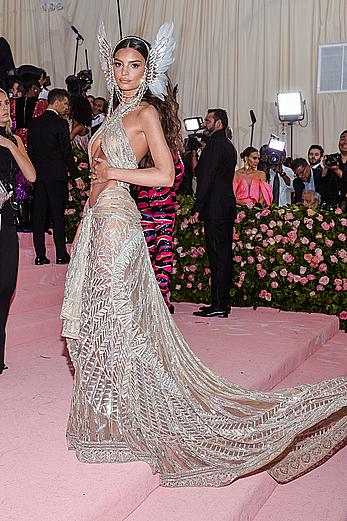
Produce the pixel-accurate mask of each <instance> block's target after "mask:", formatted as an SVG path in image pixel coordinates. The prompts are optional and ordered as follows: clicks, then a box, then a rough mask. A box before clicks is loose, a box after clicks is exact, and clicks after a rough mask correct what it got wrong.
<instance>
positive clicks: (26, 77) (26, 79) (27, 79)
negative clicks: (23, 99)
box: [21, 73, 41, 94]
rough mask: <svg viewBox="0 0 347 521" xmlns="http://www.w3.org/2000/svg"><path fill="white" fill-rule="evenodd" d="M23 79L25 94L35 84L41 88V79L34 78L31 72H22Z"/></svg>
mask: <svg viewBox="0 0 347 521" xmlns="http://www.w3.org/2000/svg"><path fill="white" fill-rule="evenodd" d="M21 80H22V89H23V94H27V93H28V92H29V91H30V90H31V89H32V88H33V86H34V85H35V86H36V87H38V88H39V89H41V85H40V83H39V80H38V79H36V78H34V77H33V76H32V75H31V74H29V73H28V74H22V76H21Z"/></svg>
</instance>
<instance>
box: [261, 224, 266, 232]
mask: <svg viewBox="0 0 347 521" xmlns="http://www.w3.org/2000/svg"><path fill="white" fill-rule="evenodd" d="M259 228H260V230H261V231H262V232H266V230H267V224H261V225H260V226H259Z"/></svg>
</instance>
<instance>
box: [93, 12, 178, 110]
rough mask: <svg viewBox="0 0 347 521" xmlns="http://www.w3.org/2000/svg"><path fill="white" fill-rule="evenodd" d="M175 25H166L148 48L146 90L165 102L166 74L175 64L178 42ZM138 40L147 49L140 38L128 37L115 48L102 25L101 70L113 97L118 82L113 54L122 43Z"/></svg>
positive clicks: (99, 38) (100, 34)
mask: <svg viewBox="0 0 347 521" xmlns="http://www.w3.org/2000/svg"><path fill="white" fill-rule="evenodd" d="M173 29H174V24H173V23H172V22H166V23H164V24H163V25H162V26H161V27H160V29H159V31H158V34H157V36H156V38H155V41H154V44H153V46H152V47H151V48H148V51H149V52H148V57H147V61H146V69H145V74H144V84H145V86H146V88H149V90H150V91H151V93H152V94H153V96H156V97H157V98H159V99H161V100H164V98H165V96H166V95H167V83H168V79H167V76H166V74H165V72H166V71H167V70H168V68H169V67H170V65H171V64H172V63H173V62H174V55H173V53H174V49H175V45H176V41H175V39H174V37H173ZM132 38H137V39H138V40H141V42H143V43H144V44H145V45H146V46H147V47H148V45H147V43H146V42H145V41H144V40H143V39H142V38H140V37H138V36H127V37H126V38H122V39H121V40H120V41H119V42H117V44H116V45H115V47H114V48H112V46H111V44H110V43H109V41H108V40H107V37H106V32H105V27H104V24H103V23H101V24H100V29H99V34H98V42H99V50H100V62H101V68H102V70H103V71H104V74H105V77H106V85H107V88H108V90H109V91H110V93H111V95H112V96H113V93H114V91H115V90H116V80H115V77H114V73H113V54H114V50H115V49H116V47H117V46H118V44H119V43H120V42H122V41H123V40H128V39H132Z"/></svg>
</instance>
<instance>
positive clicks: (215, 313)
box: [193, 306, 229, 318]
mask: <svg viewBox="0 0 347 521" xmlns="http://www.w3.org/2000/svg"><path fill="white" fill-rule="evenodd" d="M205 307H206V308H207V309H202V310H201V311H194V312H193V315H195V316H196V317H219V318H228V315H229V311H228V309H216V308H213V307H212V306H205Z"/></svg>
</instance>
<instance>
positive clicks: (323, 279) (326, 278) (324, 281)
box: [318, 275, 329, 286]
mask: <svg viewBox="0 0 347 521" xmlns="http://www.w3.org/2000/svg"><path fill="white" fill-rule="evenodd" d="M318 282H319V284H323V286H326V285H327V284H328V282H329V277H327V276H326V275H324V276H323V277H321V278H320V279H319V281H318Z"/></svg>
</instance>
